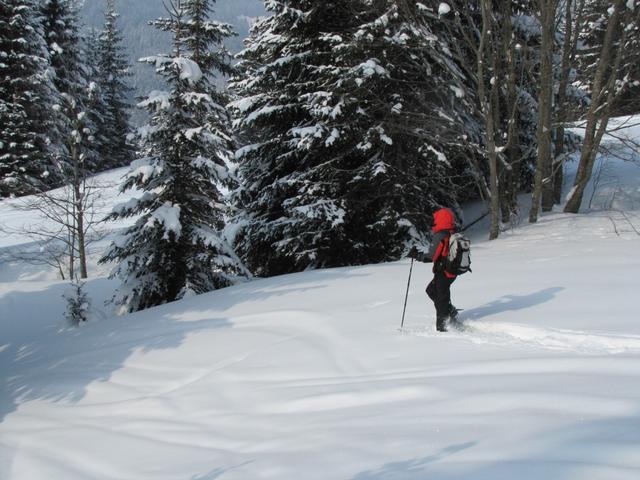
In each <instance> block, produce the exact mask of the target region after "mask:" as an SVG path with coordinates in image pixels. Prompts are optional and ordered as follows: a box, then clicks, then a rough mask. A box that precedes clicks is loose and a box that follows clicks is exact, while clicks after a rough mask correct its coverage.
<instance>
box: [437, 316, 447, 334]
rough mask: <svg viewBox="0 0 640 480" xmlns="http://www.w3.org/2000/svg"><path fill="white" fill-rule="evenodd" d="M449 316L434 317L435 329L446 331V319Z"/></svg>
mask: <svg viewBox="0 0 640 480" xmlns="http://www.w3.org/2000/svg"><path fill="white" fill-rule="evenodd" d="M448 320H449V317H437V318H436V330H437V331H439V332H446V331H447V321H448Z"/></svg>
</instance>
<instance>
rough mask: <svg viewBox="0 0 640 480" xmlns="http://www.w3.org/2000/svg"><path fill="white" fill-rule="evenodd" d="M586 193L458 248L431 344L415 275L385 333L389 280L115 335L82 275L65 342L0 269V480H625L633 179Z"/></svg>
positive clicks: (639, 344)
mask: <svg viewBox="0 0 640 480" xmlns="http://www.w3.org/2000/svg"><path fill="white" fill-rule="evenodd" d="M612 142H615V140H612ZM121 174H122V172H121V171H120V172H114V173H111V174H110V175H107V178H110V179H111V180H114V179H116V178H117V176H119V175H121ZM599 178H600V181H599V183H598V188H597V190H596V191H595V193H594V194H593V195H591V192H588V194H587V196H588V198H587V199H586V200H585V202H590V204H591V210H590V211H588V212H587V213H583V214H580V215H565V214H562V213H560V211H558V212H555V213H552V214H545V215H543V216H542V217H541V219H540V221H539V222H538V223H537V224H534V225H529V224H526V223H523V224H522V225H520V226H517V227H514V228H513V229H512V230H509V231H507V232H505V233H504V234H503V235H502V236H501V238H500V239H499V240H497V241H494V242H487V241H485V240H484V239H485V237H486V231H485V230H484V226H483V225H481V224H479V225H477V226H476V227H475V228H474V229H473V231H472V232H471V236H472V238H473V239H474V247H473V268H474V272H473V273H472V274H468V275H465V276H463V277H461V278H460V279H458V280H457V281H456V283H455V284H454V287H453V299H454V303H455V304H456V305H457V306H458V307H461V308H465V310H464V312H463V313H462V315H461V316H462V319H463V320H464V324H465V329H464V331H455V332H451V333H446V334H437V333H436V332H435V331H434V313H433V307H432V306H431V305H430V304H429V302H428V301H427V299H426V296H425V294H424V287H425V285H426V283H427V282H428V281H429V279H430V272H429V266H428V265H423V264H415V265H414V268H413V277H412V279H411V288H410V295H409V300H408V305H407V315H406V319H405V328H404V329H403V330H402V331H400V330H399V328H398V327H399V325H400V320H401V314H402V306H403V301H404V292H405V288H406V285H407V276H408V273H409V262H408V261H400V262H396V263H389V264H383V265H375V266H365V267H358V268H340V269H330V270H322V271H314V272H305V273H300V274H295V275H287V276H282V277H277V278H272V279H266V280H257V281H254V282H250V283H247V284H244V285H240V286H237V287H233V288H229V289H225V290H221V291H217V292H213V293H210V294H206V295H201V296H198V297H195V298H191V299H188V300H185V301H182V302H176V303H174V304H170V305H166V306H163V307H159V308H154V309H150V310H147V311H144V312H140V313H137V314H133V315H129V316H124V317H112V316H111V314H110V311H109V308H108V307H106V306H104V305H103V302H104V300H106V299H108V298H109V296H110V295H111V293H112V289H113V287H114V284H113V282H112V281H110V280H108V279H106V278H105V273H106V272H104V271H98V273H99V275H98V276H97V277H95V278H93V279H92V280H90V281H89V282H88V291H89V293H90V295H91V297H92V300H93V304H94V307H95V308H94V309H95V313H96V317H97V319H96V320H95V321H93V322H92V323H90V324H89V325H85V326H83V327H82V328H78V329H65V328H64V322H63V318H62V317H63V310H64V301H63V300H62V298H61V294H62V292H63V291H64V290H65V289H66V288H67V284H65V283H64V282H59V281H56V280H55V279H54V278H55V272H50V271H44V270H42V267H29V266H25V265H20V264H15V263H11V262H5V263H4V264H0V382H1V383H0V479H3V480H4V479H7V480H40V479H43V480H44V479H46V480H51V479H62V480H94V479H95V480H106V479H110V480H111V479H113V480H115V479H118V480H126V479H131V480H146V479H149V480H160V479H162V480H165V479H166V480H169V479H172V480H173V479H176V480H178V479H179V480H189V479H190V480H213V479H223V480H254V479H284V480H288V479H291V480H298V479H305V480H314V479H317V480H328V479H336V480H338V479H339V480H397V479H402V480H409V479H411V480H417V479H419V480H422V479H443V480H454V479H455V480H459V479H469V480H471V479H473V480H480V479H492V480H493V479H509V480H511V479H515V478H517V479H535V480H539V479H580V480H595V479H602V480H616V479H625V480H626V479H628V480H631V479H634V480H635V479H637V478H640V320H639V317H638V311H639V310H640V298H639V294H638V291H639V290H638V285H639V284H640V255H639V254H638V252H639V251H640V233H639V232H640V166H638V165H637V164H633V163H629V162H623V161H621V160H616V159H614V158H613V157H612V158H608V159H607V160H606V162H605V164H604V168H603V169H602V173H601V175H600V177H599ZM119 201H121V200H118V202H119ZM10 203H11V202H6V201H5V202H2V203H0V222H2V223H3V224H7V223H11V222H13V223H14V224H15V223H19V222H20V221H22V220H23V219H22V218H21V217H20V216H17V215H16V214H15V212H12V211H11V210H10V208H9V206H10ZM523 215H524V216H526V215H525V214H524V212H523ZM21 241H24V239H22V240H21V239H20V238H19V237H15V236H14V237H11V238H9V237H7V238H4V239H3V240H2V242H3V243H2V244H0V246H1V247H2V248H3V250H4V251H6V250H7V249H10V248H15V247H16V245H18V244H20V242H21ZM92 265H93V263H92ZM95 272H96V270H94V273H95Z"/></svg>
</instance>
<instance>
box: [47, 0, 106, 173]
mask: <svg viewBox="0 0 640 480" xmlns="http://www.w3.org/2000/svg"><path fill="white" fill-rule="evenodd" d="M41 11H42V21H43V26H44V34H45V41H46V43H47V48H48V49H49V55H50V67H51V71H52V72H53V86H54V88H55V102H56V105H55V113H54V115H52V120H51V121H50V126H49V132H50V135H51V138H52V144H53V145H52V146H53V150H54V154H55V155H56V158H57V162H58V164H59V165H60V168H61V169H62V171H63V172H64V176H65V177H66V180H68V179H69V177H71V176H74V175H75V174H76V171H77V168H78V165H76V164H77V163H81V164H82V165H80V167H81V169H82V170H83V171H88V170H92V169H94V168H95V167H94V166H95V164H96V161H97V159H96V157H97V153H96V151H95V145H93V140H94V137H93V131H94V128H95V127H94V126H92V125H90V118H89V116H88V115H87V105H88V104H89V95H90V92H91V85H90V83H89V81H88V79H87V74H88V72H87V68H86V65H85V64H84V55H83V52H82V44H81V39H80V34H79V28H78V11H77V5H76V4H75V2H72V1H71V0H45V1H44V2H43V3H42V6H41Z"/></svg>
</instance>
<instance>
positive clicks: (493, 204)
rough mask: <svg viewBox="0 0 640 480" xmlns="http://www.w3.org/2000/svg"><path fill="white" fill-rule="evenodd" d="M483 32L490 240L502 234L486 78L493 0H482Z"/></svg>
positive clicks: (481, 53)
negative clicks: (486, 52) (486, 51)
mask: <svg viewBox="0 0 640 480" xmlns="http://www.w3.org/2000/svg"><path fill="white" fill-rule="evenodd" d="M481 4H482V5H481V8H482V32H481V34H480V44H479V46H478V55H477V62H478V63H477V69H478V96H479V99H480V109H481V111H482V114H483V115H484V119H485V129H486V132H485V137H486V146H487V155H488V157H489V188H490V191H491V198H490V204H489V210H490V212H491V226H490V228H489V240H494V239H496V238H498V235H499V234H500V192H499V185H498V152H497V150H496V142H495V131H496V124H495V117H494V115H495V112H494V109H493V99H492V98H488V96H487V86H486V79H485V66H484V62H485V50H487V48H488V50H489V52H491V53H490V57H489V61H490V64H491V65H494V58H493V57H495V55H494V53H493V48H491V46H487V42H488V40H489V34H490V32H491V24H492V20H491V8H492V1H491V0H482V2H481Z"/></svg>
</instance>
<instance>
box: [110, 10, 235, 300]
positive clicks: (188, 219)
mask: <svg viewBox="0 0 640 480" xmlns="http://www.w3.org/2000/svg"><path fill="white" fill-rule="evenodd" d="M210 5H211V2H210V1H208V0H207V1H205V0H181V1H179V0H173V1H172V2H171V3H170V4H169V10H170V13H171V16H170V18H167V19H159V20H157V21H155V22H153V24H154V25H155V26H156V27H157V28H159V29H161V30H163V31H167V32H170V33H172V34H173V38H174V51H173V53H172V54H171V55H158V56H155V57H150V58H146V59H143V61H146V62H148V63H151V64H154V65H155V66H156V71H157V72H158V74H160V75H162V77H163V78H164V80H165V82H166V84H167V86H168V87H169V91H166V92H153V93H152V95H150V96H149V98H147V99H146V100H145V101H143V102H141V104H140V105H141V106H142V107H144V108H146V109H147V110H148V112H149V113H150V115H151V122H150V125H148V126H147V128H145V129H144V130H145V131H146V132H147V133H146V137H145V138H144V142H145V145H144V151H146V152H147V153H148V155H149V157H148V158H143V159H140V160H136V161H134V162H133V163H132V166H131V170H130V172H129V173H128V175H127V177H126V180H125V182H124V184H123V186H122V189H123V190H128V189H130V188H137V189H139V190H141V191H142V192H143V194H142V196H141V197H139V198H136V199H133V200H131V201H129V202H127V203H126V204H124V205H121V206H117V207H116V208H115V210H114V212H113V214H112V215H111V217H112V218H123V217H129V216H134V215H140V218H139V219H138V220H137V221H136V223H135V225H133V226H132V227H130V228H128V229H127V230H126V232H125V233H124V235H123V236H122V238H121V239H119V240H117V241H116V242H114V243H113V244H112V245H111V247H110V249H109V250H108V251H107V252H106V254H105V255H104V257H103V258H102V259H101V262H108V261H117V262H118V265H117V267H116V268H115V269H114V271H113V275H114V276H116V277H119V278H120V280H121V281H122V285H121V286H120V288H119V290H118V292H117V294H116V299H115V300H116V303H117V304H119V305H120V307H121V311H122V312H131V311H136V310H141V309H144V308H147V307H151V306H154V305H159V304H163V303H166V302H170V301H173V300H177V299H180V298H183V297H185V296H187V295H190V294H197V293H203V292H206V291H210V290H213V289H216V288H221V287H225V286H228V285H229V284H231V283H232V282H233V281H234V279H235V278H237V277H238V275H243V274H245V270H244V267H243V266H242V265H241V263H240V262H239V260H238V259H237V257H236V255H235V253H234V252H233V250H232V248H231V247H230V246H229V245H228V244H227V242H226V241H225V240H224V238H223V237H222V235H221V230H222V228H223V226H224V216H225V211H226V207H225V205H224V198H223V196H222V194H221V192H220V189H219V188H220V186H221V185H225V186H227V187H231V186H232V183H233V179H232V177H231V175H230V174H229V171H228V168H227V161H228V160H229V159H230V157H231V155H232V151H233V150H232V148H233V145H232V141H231V136H230V133H229V126H230V121H229V118H228V114H227V112H226V110H225V107H224V106H223V105H224V98H223V95H222V94H221V93H220V92H218V91H217V90H216V88H215V86H214V85H213V83H212V78H213V75H214V73H215V70H216V69H217V70H228V69H229V68H230V67H229V63H228V61H229V58H228V55H227V53H226V51H225V50H224V49H223V48H222V40H224V39H225V38H227V37H229V36H230V35H232V31H231V27H230V26H229V25H226V24H221V23H218V22H215V21H211V20H209V19H208V15H209V12H210ZM196 59H197V60H198V62H199V63H197V62H196ZM221 100H222V101H221Z"/></svg>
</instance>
